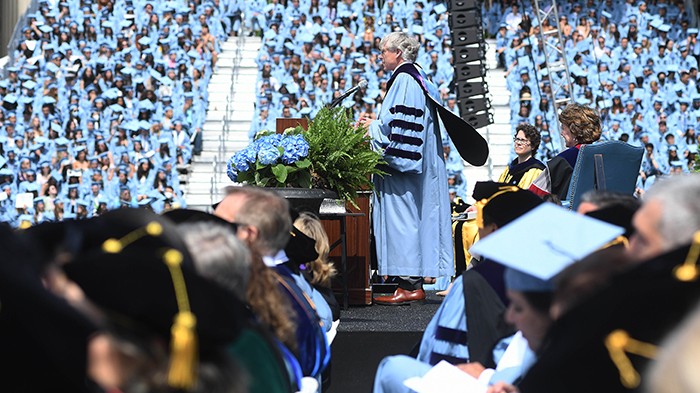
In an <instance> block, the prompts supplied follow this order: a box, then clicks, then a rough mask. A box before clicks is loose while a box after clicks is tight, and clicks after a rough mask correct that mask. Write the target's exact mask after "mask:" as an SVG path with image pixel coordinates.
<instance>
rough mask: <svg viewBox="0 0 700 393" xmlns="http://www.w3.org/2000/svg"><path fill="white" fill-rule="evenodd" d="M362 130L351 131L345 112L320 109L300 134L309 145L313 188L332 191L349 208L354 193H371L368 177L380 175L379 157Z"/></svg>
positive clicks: (352, 129) (351, 126)
mask: <svg viewBox="0 0 700 393" xmlns="http://www.w3.org/2000/svg"><path fill="white" fill-rule="evenodd" d="M365 132H366V130H365V129H364V128H362V127H359V128H357V129H356V128H355V127H354V125H353V121H352V119H350V118H348V115H347V113H346V112H345V109H344V108H342V107H340V108H334V109H328V108H323V109H321V110H320V111H319V113H318V114H317V115H316V117H315V118H314V120H313V122H312V123H311V124H310V125H309V129H308V130H307V131H305V132H303V135H304V139H306V141H307V142H308V143H309V155H308V158H309V160H310V161H311V172H312V177H313V179H312V181H313V187H314V188H326V189H329V190H333V191H335V192H336V193H337V194H338V197H339V198H341V199H344V200H346V201H350V202H351V203H352V204H353V205H354V204H355V203H354V200H355V198H357V191H358V190H373V189H374V185H373V184H372V181H371V177H370V176H371V175H379V176H381V175H383V174H384V172H382V171H381V170H380V169H379V168H378V165H379V164H384V163H385V162H384V161H383V160H382V156H381V155H380V154H379V153H377V152H375V151H373V150H372V149H371V147H370V142H369V141H370V138H369V137H368V136H365Z"/></svg>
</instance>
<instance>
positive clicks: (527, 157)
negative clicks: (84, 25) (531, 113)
mask: <svg viewBox="0 0 700 393" xmlns="http://www.w3.org/2000/svg"><path fill="white" fill-rule="evenodd" d="M513 145H514V149H515V154H516V155H517V156H518V157H517V158H516V159H514V160H513V161H512V162H511V163H510V164H509V165H508V167H507V168H506V169H505V170H504V171H503V173H501V177H499V178H498V182H499V183H508V184H512V185H515V186H518V187H520V188H522V189H525V190H527V189H528V188H529V187H530V185H531V184H532V182H533V181H534V180H535V179H536V178H537V176H539V175H540V173H542V171H543V170H544V168H545V166H544V164H543V163H542V161H540V160H538V159H537V158H535V154H536V153H537V148H538V147H539V146H540V132H539V131H538V130H537V128H535V127H534V126H532V125H530V124H527V123H521V124H519V125H518V126H517V127H516V128H515V138H513Z"/></svg>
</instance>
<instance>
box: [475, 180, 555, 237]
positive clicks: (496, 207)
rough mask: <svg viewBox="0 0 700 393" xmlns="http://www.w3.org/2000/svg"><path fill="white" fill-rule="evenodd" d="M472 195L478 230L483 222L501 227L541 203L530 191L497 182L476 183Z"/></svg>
mask: <svg viewBox="0 0 700 393" xmlns="http://www.w3.org/2000/svg"><path fill="white" fill-rule="evenodd" d="M473 195H474V199H476V208H477V224H478V225H479V227H480V228H483V226H484V221H485V220H489V221H490V222H492V223H494V224H496V225H498V226H499V227H502V226H504V225H506V224H508V223H510V222H511V221H513V220H515V219H516V218H518V217H520V216H522V215H523V214H525V213H527V212H529V211H530V210H532V209H534V208H535V207H537V206H539V205H540V204H542V203H543V201H542V199H540V197H538V196H537V195H535V194H533V193H532V192H530V191H527V190H523V189H521V188H519V187H518V186H513V185H510V184H505V183H497V182H478V183H476V185H475V187H474V194H473Z"/></svg>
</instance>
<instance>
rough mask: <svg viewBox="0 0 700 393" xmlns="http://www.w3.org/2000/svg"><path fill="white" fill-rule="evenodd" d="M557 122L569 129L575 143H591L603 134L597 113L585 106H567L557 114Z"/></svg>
mask: <svg viewBox="0 0 700 393" xmlns="http://www.w3.org/2000/svg"><path fill="white" fill-rule="evenodd" d="M559 121H560V122H561V124H562V126H564V125H565V126H567V127H568V128H569V131H570V132H571V134H572V135H573V136H574V137H575V138H576V143H586V144H587V143H593V142H595V141H597V140H598V139H600V135H601V134H602V133H603V129H602V128H601V125H600V116H599V115H598V112H596V111H595V110H594V109H593V108H590V107H587V106H585V105H581V104H575V103H573V104H569V105H567V106H566V107H565V108H564V109H563V110H562V111H561V113H560V114H559Z"/></svg>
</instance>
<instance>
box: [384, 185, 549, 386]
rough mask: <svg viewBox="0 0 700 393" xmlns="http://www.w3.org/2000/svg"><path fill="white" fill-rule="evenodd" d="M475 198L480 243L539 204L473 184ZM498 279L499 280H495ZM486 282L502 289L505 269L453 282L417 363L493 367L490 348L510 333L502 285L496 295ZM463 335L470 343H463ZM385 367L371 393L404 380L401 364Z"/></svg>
mask: <svg viewBox="0 0 700 393" xmlns="http://www.w3.org/2000/svg"><path fill="white" fill-rule="evenodd" d="M474 197H475V199H476V200H477V201H481V202H480V203H481V205H482V207H481V208H480V212H479V217H478V218H477V221H479V222H480V223H481V224H480V228H479V232H480V234H481V237H482V238H483V237H486V236H488V235H489V234H490V233H492V232H494V231H496V230H497V229H498V228H499V227H502V226H504V225H506V224H508V223H509V222H511V221H513V220H515V219H516V218H518V217H519V216H521V215H522V214H524V213H526V212H528V211H529V210H531V209H532V208H534V207H536V206H538V205H539V204H541V203H543V202H542V200H540V199H539V198H538V197H537V196H536V195H534V194H532V193H531V192H529V191H527V190H522V189H520V188H518V187H516V186H511V185H507V184H503V183H495V182H479V183H477V184H476V186H475V189H474ZM489 264H491V262H484V263H483V265H484V266H486V265H489ZM499 266H500V265H499ZM497 275H500V277H498V278H497V279H494V277H495V276H497ZM488 279H494V281H498V282H500V283H502V282H503V269H502V268H498V269H492V271H491V270H489V271H488V273H487V276H486V277H484V276H482V275H481V273H479V272H477V271H476V269H470V270H467V271H465V272H464V273H463V274H462V276H461V277H459V278H458V279H457V280H455V282H454V285H453V287H452V289H451V290H450V292H449V294H448V295H447V297H446V298H445V300H444V301H443V303H442V304H441V305H440V308H438V310H437V312H436V313H435V315H434V316H433V318H432V319H431V321H430V323H429V324H428V326H427V327H426V330H425V333H424V334H423V339H422V341H421V345H420V351H419V354H418V358H417V361H420V362H422V363H424V364H425V365H426V367H428V368H430V367H431V366H433V365H435V364H437V363H438V362H439V361H440V360H443V359H444V360H448V361H449V362H450V363H453V364H459V363H467V362H470V361H471V362H475V361H478V362H480V363H482V364H485V365H487V366H493V365H494V364H493V360H492V355H491V349H492V347H493V345H494V344H495V343H496V342H497V341H498V340H499V339H500V338H502V337H503V336H504V335H507V334H508V333H512V331H511V329H509V328H507V327H506V326H504V324H503V323H502V315H501V314H502V312H503V311H504V309H505V306H504V305H503V302H502V301H501V299H499V296H498V293H497V292H499V290H500V292H501V293H503V292H504V288H503V284H498V285H499V286H500V288H498V289H497V290H496V291H494V288H492V287H491V285H490V282H488V281H487V280H488ZM477 298H478V299H480V300H479V302H470V301H469V300H470V299H477ZM465 300H466V302H465ZM465 303H466V305H465ZM472 320H473V321H475V322H474V323H475V325H474V326H471V325H470V323H469V321H472ZM476 321H478V323H477V322H476ZM477 324H478V325H477ZM467 335H469V336H470V337H472V338H473V340H469V342H467V340H466V337H467ZM387 359H391V358H387ZM386 361H387V362H389V363H387V365H389V366H388V367H384V366H380V369H379V371H378V374H377V379H376V380H375V389H382V388H380V387H378V386H379V385H377V382H376V381H380V380H384V379H387V380H397V379H401V377H398V378H397V377H395V376H394V374H396V375H401V376H406V377H408V375H406V374H405V373H406V372H407V370H405V369H403V367H402V366H401V365H400V364H399V365H398V367H394V366H393V365H391V364H392V363H391V362H390V361H389V360H386ZM399 362H401V360H399ZM380 374H381V376H380ZM404 379H405V378H404ZM401 380H403V379H401ZM379 391H382V390H379ZM388 391H391V390H388Z"/></svg>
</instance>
